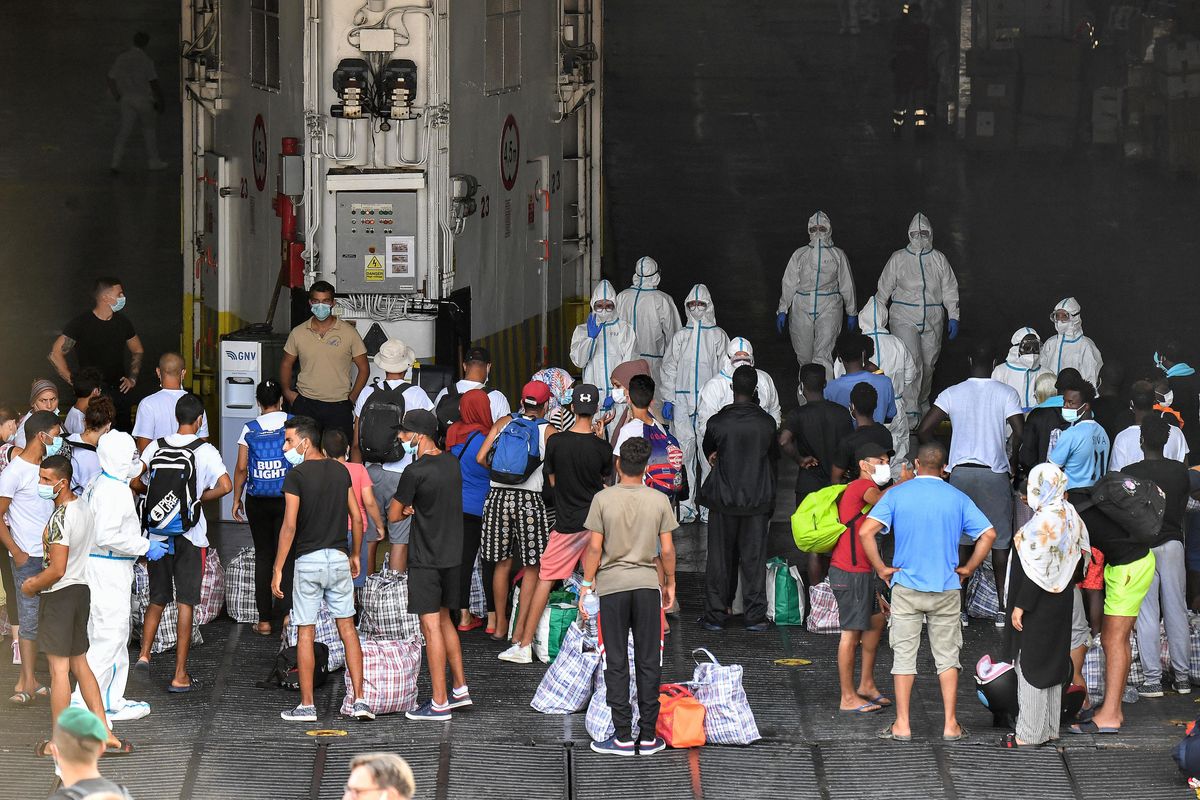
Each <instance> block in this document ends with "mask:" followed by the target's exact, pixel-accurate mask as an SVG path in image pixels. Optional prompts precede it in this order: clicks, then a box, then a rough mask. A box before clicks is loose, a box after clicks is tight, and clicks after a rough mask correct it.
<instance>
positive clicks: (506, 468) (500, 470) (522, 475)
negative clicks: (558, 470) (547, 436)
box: [489, 414, 550, 486]
mask: <svg viewBox="0 0 1200 800" xmlns="http://www.w3.org/2000/svg"><path fill="white" fill-rule="evenodd" d="M549 424H550V423H548V422H547V421H546V420H544V419H530V418H529V417H521V416H517V415H515V414H514V415H513V418H512V420H511V421H510V422H509V423H508V424H507V425H505V426H504V430H502V431H500V433H499V434H497V436H496V441H495V442H493V443H492V451H491V453H490V456H491V460H490V462H489V466H490V468H491V469H490V472H491V479H492V480H494V481H495V482H496V483H503V484H505V485H507V486H517V485H519V484H522V483H524V482H525V481H527V480H528V479H529V476H530V475H532V474H533V473H534V472H535V471H536V470H537V468H538V466H539V465H540V464H541V463H542V458H541V445H542V432H541V427H542V426H543V425H549Z"/></svg>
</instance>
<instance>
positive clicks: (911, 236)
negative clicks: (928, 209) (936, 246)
mask: <svg viewBox="0 0 1200 800" xmlns="http://www.w3.org/2000/svg"><path fill="white" fill-rule="evenodd" d="M920 231H924V232H926V233H928V234H929V239H928V241H925V242H921V241H918V232H920ZM908 243H909V249H910V250H911V251H912V252H914V253H928V252H929V251H930V250H932V249H933V226H932V225H930V224H929V217H927V216H925V215H924V214H922V213H921V212H919V211H918V212H917V215H916V216H915V217H913V218H912V222H910V223H908Z"/></svg>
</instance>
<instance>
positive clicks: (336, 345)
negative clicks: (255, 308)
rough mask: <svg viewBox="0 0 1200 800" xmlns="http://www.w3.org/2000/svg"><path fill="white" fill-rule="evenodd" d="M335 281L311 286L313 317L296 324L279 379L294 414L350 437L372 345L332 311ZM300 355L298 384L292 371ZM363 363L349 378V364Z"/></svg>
mask: <svg viewBox="0 0 1200 800" xmlns="http://www.w3.org/2000/svg"><path fill="white" fill-rule="evenodd" d="M333 302H334V301H333V286H331V285H330V284H329V283H328V282H326V281H317V282H316V283H314V284H313V285H312V288H310V289H309V290H308V306H309V308H310V309H311V310H312V318H311V319H309V320H308V321H307V322H305V323H304V324H302V325H297V326H296V327H295V328H293V329H292V332H291V334H290V335H289V336H288V340H287V343H286V344H284V346H283V362H282V363H281V364H280V366H279V382H280V383H281V384H283V386H284V390H283V396H284V397H285V398H286V399H287V401H288V403H290V404H291V410H292V413H293V414H301V415H304V416H307V417H312V418H313V419H315V420H316V421H317V425H318V426H320V428H321V429H322V430H329V429H331V428H337V429H339V430H342V431H344V432H345V434H346V438H347V439H349V438H350V437H351V436H352V435H353V433H354V402H355V401H356V400H357V399H358V395H359V393H360V392H361V391H362V390H363V387H364V386H366V385H367V377H368V374H369V372H370V364H369V363H368V362H367V347H366V345H364V344H363V340H362V337H361V336H359V334H358V331H357V330H356V329H355V327H354V325H352V324H351V323H349V322H343V321H342V320H340V319H338V318H337V317H335V316H333ZM297 359H298V360H299V361H300V372H299V374H298V375H296V380H295V383H296V388H295V389H293V388H291V387H292V372H293V370H294V369H295V365H296V361H297ZM351 365H353V366H354V367H356V368H357V369H358V374H357V375H355V376H354V381H353V383H351V380H350V367H351Z"/></svg>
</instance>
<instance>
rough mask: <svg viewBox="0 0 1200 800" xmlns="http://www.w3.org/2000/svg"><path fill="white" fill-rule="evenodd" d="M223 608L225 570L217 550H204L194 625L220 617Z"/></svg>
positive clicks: (210, 548)
mask: <svg viewBox="0 0 1200 800" xmlns="http://www.w3.org/2000/svg"><path fill="white" fill-rule="evenodd" d="M224 607H225V569H224V568H223V567H222V566H221V557H220V556H219V555H217V548H215V547H208V548H205V550H204V572H203V573H202V574H201V577H200V605H198V606H196V624H198V625H207V624H208V623H210V622H212V621H213V620H214V619H216V618H217V617H219V616H220V615H221V609H223V608H224Z"/></svg>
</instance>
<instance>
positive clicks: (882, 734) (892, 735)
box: [875, 725, 912, 742]
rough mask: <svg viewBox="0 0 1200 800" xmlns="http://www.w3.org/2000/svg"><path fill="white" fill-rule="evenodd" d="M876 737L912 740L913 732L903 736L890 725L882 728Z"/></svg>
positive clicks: (898, 740) (895, 740)
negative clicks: (893, 731)
mask: <svg viewBox="0 0 1200 800" xmlns="http://www.w3.org/2000/svg"><path fill="white" fill-rule="evenodd" d="M875 738H876V739H891V740H892V741H894V742H911V741H912V734H911V733H910V734H908V735H907V736H901V735H900V734H898V733H892V726H891V725H888V726H887V727H886V728H884V729H883V730H881V731H880V732H879V733H877V734H875Z"/></svg>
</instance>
